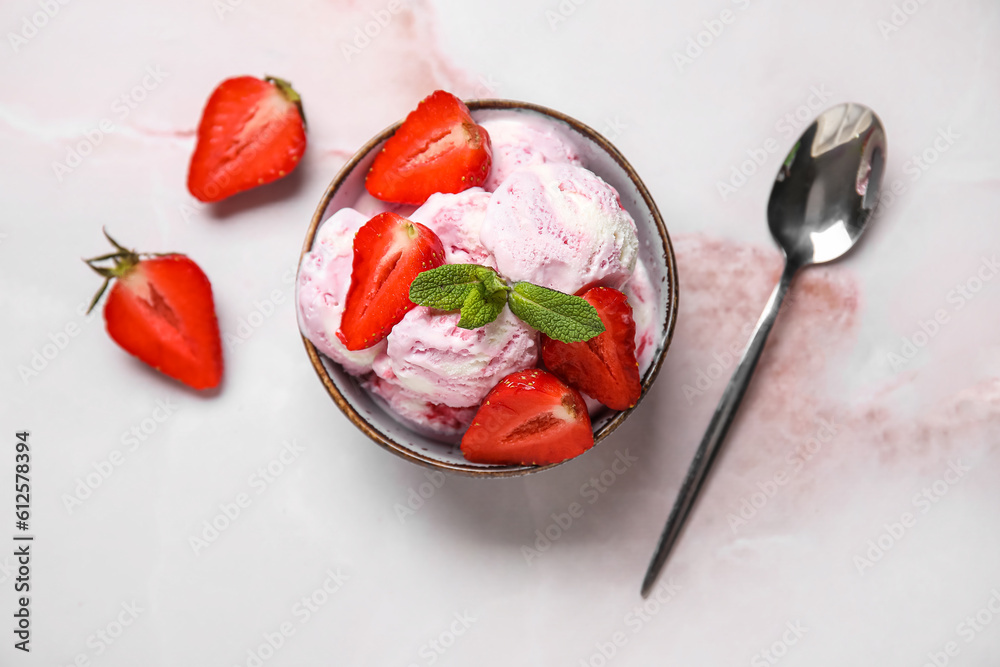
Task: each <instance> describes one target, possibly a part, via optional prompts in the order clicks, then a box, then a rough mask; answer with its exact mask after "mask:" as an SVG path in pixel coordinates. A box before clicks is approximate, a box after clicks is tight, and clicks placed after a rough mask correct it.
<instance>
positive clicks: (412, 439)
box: [296, 100, 677, 477]
mask: <svg viewBox="0 0 1000 667" xmlns="http://www.w3.org/2000/svg"><path fill="white" fill-rule="evenodd" d="M466 104H467V106H468V107H469V110H470V111H471V112H472V117H473V118H474V119H475V120H477V122H482V121H483V120H485V119H487V118H490V117H495V116H508V117H509V115H510V114H540V115H541V116H544V117H546V118H548V119H549V120H551V121H555V122H556V123H557V124H558V125H559V126H560V127H561V129H562V130H563V131H565V132H566V133H567V134H568V135H569V136H570V137H571V138H572V139H573V141H574V142H575V143H576V145H577V147H578V148H579V149H580V158H581V160H582V162H583V164H584V165H585V166H586V167H587V168H588V169H590V170H591V171H592V172H594V173H595V174H597V175H598V176H600V177H601V178H602V179H604V180H605V181H606V182H607V183H609V184H610V185H611V186H613V187H614V188H615V189H616V190H617V191H618V194H619V196H620V197H621V202H622V205H623V206H624V208H625V209H626V210H627V211H628V212H629V213H630V214H631V215H632V217H633V219H634V220H635V223H636V227H637V231H638V238H639V256H640V258H641V259H642V260H643V262H644V263H645V265H646V268H647V270H648V272H649V276H650V282H651V283H652V285H653V289H654V291H655V292H656V296H657V308H658V313H659V316H660V318H661V319H662V334H661V339H660V342H659V345H658V346H657V349H656V350H655V352H654V354H653V358H652V361H651V362H650V364H649V367H648V368H647V369H646V371H645V373H644V374H643V377H642V395H643V396H645V395H646V393H647V392H648V391H649V388H650V386H652V384H653V381H654V380H655V379H656V376H657V373H658V372H659V370H660V367H661V366H662V365H663V357H664V355H665V354H666V351H667V348H668V347H669V345H670V340H671V337H672V335H673V331H674V325H675V323H676V321H677V268H676V264H675V260H674V252H673V247H672V246H671V244H670V237H669V236H668V234H667V229H666V227H665V226H664V224H663V219H662V217H661V216H660V212H659V210H658V209H657V208H656V204H655V203H654V202H653V198H652V197H651V196H650V194H649V191H648V190H647V189H646V186H645V185H644V184H643V182H642V180H641V179H640V178H639V175H638V174H637V173H636V172H635V170H634V169H633V168H632V166H631V165H630V164H629V163H628V161H627V160H626V159H625V158H624V156H622V154H621V153H620V152H618V149H616V148H615V147H614V146H613V145H612V144H611V142H610V141H608V140H607V139H606V138H604V137H603V136H601V135H600V134H599V133H598V132H596V131H595V130H593V129H592V128H590V127H588V126H587V125H584V124H583V123H581V122H580V121H578V120H575V119H573V118H570V117H569V116H567V115H565V114H562V113H559V112H557V111H553V110H551V109H546V108H545V107H541V106H537V105H534V104H528V103H526V102H517V101H512V100H472V101H468V102H466ZM399 125H400V123H396V124H395V125H393V126H391V127H389V128H386V129H385V130H383V131H382V132H380V133H379V134H378V135H377V136H375V137H374V138H372V139H371V140H370V141H368V143H366V144H365V145H364V146H362V148H361V150H359V151H358V152H357V153H356V154H355V155H354V157H352V158H351V159H350V160H348V162H347V164H345V165H344V167H343V168H342V169H341V170H340V173H338V174H337V176H336V177H335V178H334V179H333V181H332V182H331V183H330V186H329V187H328V188H327V189H326V192H325V193H324V194H323V198H322V199H321V200H320V202H319V206H317V207H316V213H315V214H314V215H313V217H312V221H311V223H310V224H309V229H308V231H307V232H306V238H305V242H304V244H303V247H302V256H304V255H305V254H306V253H307V252H309V251H310V249H311V248H312V246H313V242H314V239H315V237H316V232H317V230H318V229H319V227H320V225H321V224H322V223H323V221H325V220H326V219H327V218H328V217H330V216H331V215H332V214H333V213H334V212H335V211H337V210H339V209H341V208H344V207H346V206H353V205H355V204H356V202H357V200H358V199H359V198H361V197H363V196H364V193H365V186H364V179H365V174H367V173H368V169H369V167H370V166H371V163H372V160H374V158H375V155H376V154H377V153H378V152H379V150H381V148H382V145H383V144H384V143H385V141H386V140H387V139H388V138H389V137H390V136H392V134H393V133H394V132H395V131H396V129H397V128H398V127H399ZM301 260H302V257H301V256H300V258H299V263H300V265H301ZM297 292H298V281H297V280H296V303H298V294H297ZM302 340H303V342H304V344H305V348H306V353H307V354H308V355H309V360H310V361H311V362H312V365H313V368H314V369H315V370H316V374H317V375H318V376H319V379H320V381H321V382H322V383H323V386H324V387H326V390H327V392H329V394H330V397H331V398H332V399H333V401H334V403H336V404H337V407H339V408H340V409H341V410H342V411H343V413H344V414H345V415H346V416H347V418H348V419H349V420H350V421H351V423H353V424H354V425H355V426H356V427H357V428H358V429H359V430H360V431H361V432H362V433H364V434H365V435H367V436H368V437H369V438H371V439H372V440H373V441H375V442H376V443H378V444H379V445H381V446H382V447H384V448H385V449H388V450H389V451H391V452H392V453H394V454H396V455H398V456H401V457H402V458H404V459H406V460H407V461H410V462H412V463H416V464H419V465H422V466H426V467H428V468H433V469H435V470H443V471H448V472H454V473H460V474H465V475H471V476H478V477H510V476H516V475H523V474H527V473H531V472H538V471H541V470H547V469H549V468H552V467H555V466H557V465H562V463H554V464H550V465H544V466H528V465H484V464H478V463H471V462H469V461H466V460H465V458H464V457H463V456H462V453H461V451H460V450H459V448H458V446H457V445H456V444H452V443H445V442H442V441H440V440H435V439H434V438H432V437H428V436H425V435H423V434H420V433H416V432H414V431H412V430H410V429H409V428H407V427H406V426H404V425H402V424H401V423H399V422H398V421H396V420H395V419H394V418H393V417H392V416H390V415H389V414H388V413H387V412H386V410H385V409H384V408H383V407H382V404H381V403H380V402H379V401H378V400H377V399H375V398H374V397H373V396H372V395H371V394H369V393H368V392H367V391H366V390H365V389H363V388H362V387H361V385H360V383H359V382H358V380H357V379H356V378H355V377H353V376H351V375H349V374H348V373H346V372H345V371H344V370H343V369H342V368H341V367H340V365H339V364H337V363H336V362H334V361H332V360H330V359H328V358H326V357H325V356H323V355H322V354H320V353H319V352H318V351H317V349H316V347H315V346H314V345H313V344H312V342H310V341H309V340H308V339H307V338H306V337H305V336H303V337H302ZM640 401H641V399H640ZM637 405H638V404H637ZM633 410H635V406H633V407H632V408H630V409H628V410H622V411H612V410H604V411H603V412H601V413H599V414H597V415H595V416H594V418H593V419H592V426H593V429H594V443H595V446H597V444H599V443H600V442H601V441H602V440H604V439H605V438H607V437H608V436H609V435H611V433H613V432H614V430H615V429H616V428H618V427H619V426H620V425H621V424H622V423H623V422H624V421H625V420H626V419H627V418H628V416H629V414H631V413H632V411H633ZM569 460H572V459H569ZM563 463H565V461H564V462H563Z"/></svg>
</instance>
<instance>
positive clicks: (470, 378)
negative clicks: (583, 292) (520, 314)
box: [373, 306, 538, 408]
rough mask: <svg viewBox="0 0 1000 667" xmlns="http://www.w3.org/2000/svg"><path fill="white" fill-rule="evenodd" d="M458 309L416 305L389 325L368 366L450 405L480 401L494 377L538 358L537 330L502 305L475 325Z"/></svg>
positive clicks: (419, 393) (431, 399)
mask: <svg viewBox="0 0 1000 667" xmlns="http://www.w3.org/2000/svg"><path fill="white" fill-rule="evenodd" d="M458 320H459V314H458V313H442V312H440V311H436V310H432V309H430V308H424V307H422V306H418V307H417V308H414V309H413V310H411V311H410V312H409V313H407V314H406V316H405V317H404V318H403V320H402V321H401V322H400V323H399V324H397V325H396V326H395V327H393V329H392V333H390V334H389V337H388V338H387V339H386V341H387V342H388V346H387V347H386V350H385V352H384V353H381V354H379V355H378V357H377V358H376V359H375V362H374V365H373V370H374V371H375V374H376V375H378V376H379V377H380V378H382V379H383V380H386V381H387V382H393V383H395V384H397V385H399V386H400V387H401V388H402V389H404V390H406V391H407V392H409V393H410V394H411V395H413V396H417V397H419V398H421V399H423V400H425V401H428V402H431V403H443V404H445V405H450V406H452V407H461V408H464V407H471V406H476V405H479V403H480V402H481V401H482V400H483V397H485V396H486V394H487V393H489V391H490V389H492V388H493V387H494V386H495V385H496V383H497V382H499V381H500V380H501V379H503V377H504V376H505V375H507V374H509V373H513V372H514V371H519V370H524V369H525V368H530V367H532V366H534V365H535V364H536V363H537V361H538V335H537V332H536V331H535V330H534V329H532V328H531V327H529V326H528V325H526V324H524V323H523V322H521V320H519V319H517V318H516V317H514V315H513V314H512V313H511V312H510V310H509V309H507V308H504V310H503V311H502V312H501V313H500V316H499V317H498V318H497V319H496V320H494V321H493V322H490V323H489V324H487V325H486V326H484V327H480V328H478V329H460V328H459V327H458V326H457V325H458Z"/></svg>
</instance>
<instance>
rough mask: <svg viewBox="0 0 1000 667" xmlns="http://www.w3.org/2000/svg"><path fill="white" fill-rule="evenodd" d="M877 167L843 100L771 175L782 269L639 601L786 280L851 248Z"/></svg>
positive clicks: (879, 149)
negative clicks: (775, 172) (782, 260)
mask: <svg viewBox="0 0 1000 667" xmlns="http://www.w3.org/2000/svg"><path fill="white" fill-rule="evenodd" d="M884 166H885V130H883V128H882V123H881V121H880V120H879V118H878V116H876V115H875V113H874V112H873V111H872V110H871V109H869V108H868V107H865V106H862V105H860V104H850V103H848V104H841V105H839V106H835V107H832V108H830V109H827V110H826V111H824V112H823V113H822V114H820V116H819V117H818V118H817V119H816V120H815V121H814V122H813V124H812V125H810V126H809V127H808V128H807V129H806V131H805V133H803V135H802V136H801V137H800V138H799V141H798V143H796V144H795V146H793V147H792V150H791V152H789V154H788V157H787V158H786V159H785V162H784V164H782V165H781V168H780V169H779V170H778V176H777V178H775V181H774V187H773V188H772V189H771V199H770V200H769V201H768V203H767V221H768V225H769V226H770V228H771V236H773V237H774V240H775V241H777V243H778V245H779V246H781V249H782V251H783V252H784V255H785V270H784V272H783V273H782V274H781V280H780V281H779V282H778V286H777V287H775V288H774V292H773V293H772V294H771V298H770V299H769V300H768V302H767V305H766V306H765V307H764V312H763V313H762V314H761V316H760V319H759V320H758V321H757V327H756V328H755V329H754V332H753V335H752V336H751V337H750V342H749V344H748V345H747V347H746V350H745V351H744V352H743V358H742V359H741V360H740V363H739V366H737V367H736V372H734V373H733V377H732V379H731V380H730V381H729V386H727V387H726V391H725V393H723V395H722V400H720V401H719V406H718V407H717V408H716V409H715V414H714V415H712V421H711V423H709V425H708V430H707V431H706V432H705V437H704V439H703V440H702V441H701V445H700V446H699V447H698V451H697V452H695V455H694V460H693V461H692V462H691V467H690V468H689V469H688V473H687V477H685V478H684V484H683V485H681V490H680V492H679V493H678V494H677V500H676V501H675V502H674V507H673V509H672V510H670V518H668V519H667V525H666V528H664V530H663V535H661V536H660V542H659V544H658V545H657V546H656V551H655V552H654V553H653V560H652V561H651V562H650V564H649V570H647V572H646V578H645V579H644V580H643V582H642V596H643V597H647V596H648V595H649V593H650V591H651V590H652V588H653V584H654V583H655V581H656V577H657V575H658V574H659V573H660V569H661V568H662V567H663V564H664V562H666V560H667V556H669V555H670V551H671V549H672V548H673V546H674V544H675V543H676V542H677V538H678V536H679V535H680V532H681V529H682V528H683V526H684V522H685V520H686V519H687V518H688V515H689V514H690V513H691V508H692V506H693V505H694V501H695V499H696V498H697V496H698V492H699V491H700V490H701V487H702V484H703V483H704V481H705V477H706V475H707V474H708V470H709V468H710V467H711V466H712V462H713V461H714V460H715V456H716V454H718V452H719V449H720V446H721V445H722V442H723V440H724V439H725V437H726V432H727V431H728V430H729V426H730V424H732V422H733V418H734V417H735V416H736V411H737V410H738V409H739V407H740V401H742V400H743V395H744V394H745V393H746V389H747V385H748V384H749V383H750V378H751V377H752V376H753V372H754V369H755V368H756V367H757V361H758V360H759V359H760V354H761V352H762V351H763V349H764V343H765V342H766V341H767V335H768V334H769V333H770V332H771V327H772V326H773V325H774V320H775V318H776V317H777V316H778V309H779V308H780V307H781V302H782V300H783V299H784V298H785V294H787V293H788V288H789V286H790V285H791V284H792V279H793V278H794V277H795V274H796V273H797V272H798V270H799V269H801V268H802V267H805V266H809V265H810V264H821V263H823V262H829V261H830V260H833V259H837V258H838V257H840V256H841V255H843V254H844V253H846V252H847V251H848V250H850V249H851V248H852V247H853V246H854V244H855V243H856V242H857V240H858V237H860V236H861V232H863V231H864V230H865V226H866V225H867V224H868V221H869V220H871V216H872V211H873V210H874V209H875V204H876V203H877V202H878V199H879V193H880V191H881V188H882V172H883V168H884Z"/></svg>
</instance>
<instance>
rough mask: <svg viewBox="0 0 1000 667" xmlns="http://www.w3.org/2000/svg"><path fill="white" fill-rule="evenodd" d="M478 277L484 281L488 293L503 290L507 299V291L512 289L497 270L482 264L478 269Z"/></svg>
mask: <svg viewBox="0 0 1000 667" xmlns="http://www.w3.org/2000/svg"><path fill="white" fill-rule="evenodd" d="M476 277H477V278H479V280H481V281H482V283H483V287H484V288H485V289H486V293H487V294H496V293H497V292H503V294H504V299H505V300H506V296H507V292H509V291H510V288H509V287H507V283H505V282H504V281H503V280H501V279H500V276H499V274H497V272H496V271H494V270H493V269H488V268H486V267H485V266H480V267H477V269H476Z"/></svg>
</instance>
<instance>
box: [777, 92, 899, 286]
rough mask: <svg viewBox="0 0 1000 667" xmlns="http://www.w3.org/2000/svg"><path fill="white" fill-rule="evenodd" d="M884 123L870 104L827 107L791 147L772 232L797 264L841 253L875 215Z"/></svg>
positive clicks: (780, 177) (780, 178)
mask: <svg viewBox="0 0 1000 667" xmlns="http://www.w3.org/2000/svg"><path fill="white" fill-rule="evenodd" d="M884 167H885V130H884V129H883V128H882V122H881V121H880V120H879V118H878V116H876V115H875V114H874V112H872V110H871V109H869V108H868V107H865V106H861V105H860V104H851V103H847V104H841V105H839V106H835V107H833V108H831V109H827V110H826V111H824V112H823V113H822V114H820V116H819V117H818V118H817V119H816V120H815V121H814V122H813V124H812V125H810V126H809V127H808V128H807V129H806V131H805V133H804V134H803V135H802V137H801V138H800V139H799V141H798V142H796V144H795V145H794V146H793V147H792V150H791V151H790V152H789V153H788V157H787V158H786V159H785V162H784V164H782V165H781V168H780V169H779V170H778V175H777V177H776V178H775V181H774V187H773V188H772V189H771V198H770V200H769V201H768V203H767V221H768V225H769V226H770V228H771V235H772V236H773V237H774V240H775V241H776V242H777V243H778V245H779V246H780V247H781V249H782V250H784V252H785V258H786V260H787V261H789V262H794V263H795V265H796V266H797V267H802V266H805V265H807V264H819V263H822V262H829V261H830V260H833V259H837V258H838V257H840V256H841V255H843V254H844V253H846V252H847V251H848V250H850V249H851V248H852V247H853V246H854V244H855V242H857V240H858V237H860V236H861V233H862V232H863V231H864V230H865V227H866V226H867V224H868V221H869V220H870V219H871V215H872V212H873V211H874V210H875V204H876V203H877V202H878V198H879V194H880V192H881V189H882V173H883V170H884Z"/></svg>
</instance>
